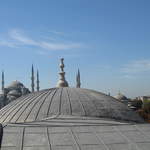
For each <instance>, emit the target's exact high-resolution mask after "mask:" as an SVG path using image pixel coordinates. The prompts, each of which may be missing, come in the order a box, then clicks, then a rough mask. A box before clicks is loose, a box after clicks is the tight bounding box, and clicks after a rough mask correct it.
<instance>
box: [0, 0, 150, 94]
mask: <svg viewBox="0 0 150 150" xmlns="http://www.w3.org/2000/svg"><path fill="white" fill-rule="evenodd" d="M149 6H150V2H149V1H148V0H145V1H144V2H143V1H141V0H132V1H129V0H127V1H125V2H124V1H119V0H114V1H113V2H112V1H110V0H108V1H104V0H101V1H99V0H95V1H94V2H92V1H90V0H82V1H81V0H76V1H72V0H71V1H70V0H64V1H63V2H62V1H61V2H60V1H58V0H56V1H55V2H54V1H49V0H45V1H42V0H38V1H35V0H32V1H29V0H26V1H24V0H23V1H19V0H14V1H13V2H10V1H8V0H5V1H1V5H0V19H1V20H2V21H1V23H0V27H1V28H0V52H1V55H0V70H4V71H5V82H6V83H5V85H8V84H9V83H10V82H11V81H13V80H19V81H21V82H22V83H24V84H25V86H26V87H28V88H30V87H31V86H30V84H31V80H30V78H31V66H32V64H33V65H34V69H35V71H36V70H37V69H38V70H39V76H40V87H41V89H44V88H51V87H54V86H55V85H56V83H57V81H58V79H59V75H58V73H59V59H60V58H61V57H64V59H65V62H64V63H65V72H66V80H67V81H68V82H69V85H70V86H74V87H75V86H76V84H75V83H76V73H77V71H78V68H79V69H80V72H81V87H83V88H89V89H94V90H98V91H101V92H104V93H109V92H110V93H111V95H113V96H114V95H116V94H117V93H118V91H121V92H122V93H123V94H125V95H127V96H128V97H136V96H140V95H149V92H150V84H149V83H150V50H149V49H150V44H149V43H150V41H149V39H150V28H149V26H150V20H149V18H148V17H149V15H150V10H149Z"/></svg>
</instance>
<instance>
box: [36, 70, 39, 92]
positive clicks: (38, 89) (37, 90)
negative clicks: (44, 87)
mask: <svg viewBox="0 0 150 150" xmlns="http://www.w3.org/2000/svg"><path fill="white" fill-rule="evenodd" d="M36 83H37V91H39V90H40V86H39V83H40V81H39V71H38V70H37V81H36Z"/></svg>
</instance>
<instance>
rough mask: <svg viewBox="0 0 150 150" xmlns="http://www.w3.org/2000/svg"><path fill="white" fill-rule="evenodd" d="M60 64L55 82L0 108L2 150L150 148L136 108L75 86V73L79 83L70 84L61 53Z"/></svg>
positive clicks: (118, 149)
mask: <svg viewBox="0 0 150 150" xmlns="http://www.w3.org/2000/svg"><path fill="white" fill-rule="evenodd" d="M60 68H61V72H60V73H59V75H60V79H59V82H58V83H57V88H51V89H46V90H42V91H39V92H33V93H31V94H28V95H25V96H22V97H20V98H18V99H17V100H16V101H13V102H11V103H10V104H8V105H7V106H5V107H4V108H3V109H1V110H0V123H1V124H0V149H1V150H149V147H150V136H149V132H150V126H149V125H147V124H145V122H144V121H143V120H142V118H141V117H140V116H139V115H138V114H136V113H135V112H133V111H132V110H130V109H129V108H128V107H127V106H126V105H125V104H123V103H122V102H121V101H120V100H117V99H115V98H113V97H111V96H108V95H106V94H103V93H100V92H97V91H94V90H88V89H82V88H80V85H81V82H80V75H79V73H78V76H77V87H78V88H70V87H69V84H68V82H67V81H66V79H65V72H64V69H63V68H64V64H63V59H61V64H60ZM32 85H34V84H32ZM32 87H33V88H34V86H32ZM138 123H142V124H138Z"/></svg>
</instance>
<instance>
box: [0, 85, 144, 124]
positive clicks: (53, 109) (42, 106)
mask: <svg viewBox="0 0 150 150" xmlns="http://www.w3.org/2000/svg"><path fill="white" fill-rule="evenodd" d="M56 116H57V117H58V116H84V117H102V118H112V119H118V120H128V121H138V122H141V121H142V119H141V118H140V117H139V116H138V114H136V113H135V112H133V111H131V110H130V109H129V108H127V106H126V105H124V104H123V103H121V102H120V101H118V100H117V99H115V98H113V97H111V96H108V95H105V94H103V93H100V92H96V91H93V90H88V89H81V88H69V87H62V88H52V89H47V90H43V91H40V92H35V93H31V94H29V95H27V96H23V97H21V98H18V100H16V101H14V102H12V103H10V104H9V105H7V106H6V107H4V108H3V109H1V110H0V122H1V123H3V122H12V123H16V122H18V123H19V122H32V121H41V120H45V119H48V118H51V117H56Z"/></svg>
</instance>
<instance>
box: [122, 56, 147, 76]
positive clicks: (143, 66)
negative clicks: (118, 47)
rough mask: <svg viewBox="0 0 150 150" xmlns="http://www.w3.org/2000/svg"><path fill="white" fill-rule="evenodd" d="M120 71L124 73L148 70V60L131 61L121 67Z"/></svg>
mask: <svg viewBox="0 0 150 150" xmlns="http://www.w3.org/2000/svg"><path fill="white" fill-rule="evenodd" d="M121 71H122V72H123V73H126V74H137V73H143V72H148V71H150V60H148V59H146V60H136V61H132V62H130V63H128V64H126V65H124V66H123V67H122V68H121Z"/></svg>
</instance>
